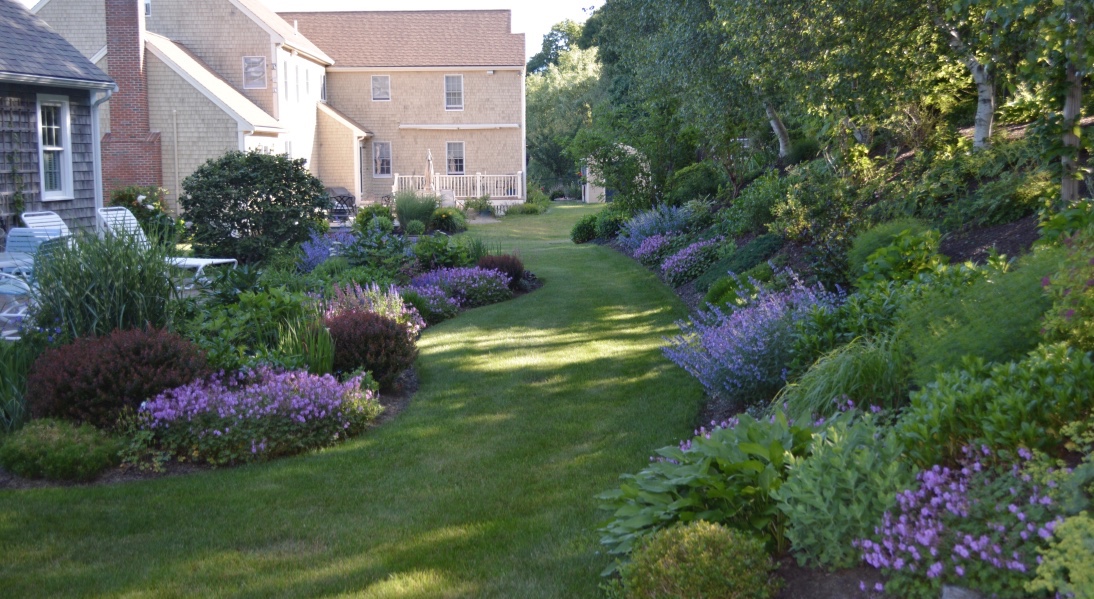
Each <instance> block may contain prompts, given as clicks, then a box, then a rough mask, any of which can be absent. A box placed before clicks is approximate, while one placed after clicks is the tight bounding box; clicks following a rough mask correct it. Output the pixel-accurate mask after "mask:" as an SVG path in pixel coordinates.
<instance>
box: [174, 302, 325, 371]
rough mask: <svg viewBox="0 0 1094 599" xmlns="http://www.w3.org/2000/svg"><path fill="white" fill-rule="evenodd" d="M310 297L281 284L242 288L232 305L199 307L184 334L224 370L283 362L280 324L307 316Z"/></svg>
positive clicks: (283, 325)
mask: <svg viewBox="0 0 1094 599" xmlns="http://www.w3.org/2000/svg"><path fill="white" fill-rule="evenodd" d="M310 301H311V300H310V299H309V298H308V297H307V296H306V295H304V294H303V293H300V292H293V291H289V290H287V289H285V288H283V287H272V288H269V289H267V290H265V291H259V292H254V291H246V292H243V293H241V294H239V298H238V301H237V302H236V303H234V304H228V305H221V306H214V307H211V308H203V309H201V310H200V311H199V312H198V314H197V315H196V316H195V317H194V318H193V319H192V320H191V321H190V322H188V323H187V325H186V333H187V336H188V337H189V338H190V339H193V341H194V343H196V344H197V345H198V347H200V348H201V349H203V350H204V351H205V352H206V354H207V355H208V357H209V363H210V364H212V365H213V367H215V368H219V369H223V370H226V371H233V370H238V369H239V368H240V367H242V366H254V365H256V364H259V363H271V364H276V365H286V364H285V360H284V359H285V356H283V355H282V354H281V353H280V352H279V351H278V346H279V339H280V333H281V331H282V330H283V329H284V327H286V326H288V325H290V324H292V323H296V322H299V321H300V320H301V319H303V318H305V316H307V315H308V313H309V312H308V311H309V309H308V307H307V306H308V304H309V302H310Z"/></svg>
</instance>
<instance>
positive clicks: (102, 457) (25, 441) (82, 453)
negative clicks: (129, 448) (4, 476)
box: [0, 418, 121, 482]
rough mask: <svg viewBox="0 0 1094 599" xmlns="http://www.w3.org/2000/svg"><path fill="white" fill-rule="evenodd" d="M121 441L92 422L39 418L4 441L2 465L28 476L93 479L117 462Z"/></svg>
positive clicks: (0, 464) (0, 454)
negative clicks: (81, 422)
mask: <svg viewBox="0 0 1094 599" xmlns="http://www.w3.org/2000/svg"><path fill="white" fill-rule="evenodd" d="M120 450H121V443H120V442H119V441H118V440H117V439H114V438H112V437H109V436H107V435H106V434H104V433H102V432H101V431H99V430H97V429H95V428H94V427H93V426H91V425H89V424H82V425H75V424H73V423H71V422H62V421H60V420H53V419H50V418H43V419H41V420H35V421H34V422H31V423H29V424H27V425H26V426H24V427H23V428H22V429H20V430H19V431H17V432H15V433H13V434H12V435H10V436H8V437H7V438H6V439H4V441H3V443H2V444H0V466H3V467H4V469H5V470H7V471H8V472H11V473H13V474H17V475H19V476H22V477H25V478H46V479H49V480H61V481H80V482H83V481H89V480H92V479H94V478H95V477H97V476H99V474H101V473H102V472H103V471H104V470H106V469H107V468H110V467H111V466H116V465H117V464H118V463H119V461H120V459H119V457H118V452H119V451H120Z"/></svg>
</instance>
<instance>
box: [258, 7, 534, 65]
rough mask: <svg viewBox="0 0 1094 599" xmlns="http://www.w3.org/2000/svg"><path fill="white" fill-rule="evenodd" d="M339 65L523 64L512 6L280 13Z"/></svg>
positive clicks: (522, 42) (521, 48)
mask: <svg viewBox="0 0 1094 599" xmlns="http://www.w3.org/2000/svg"><path fill="white" fill-rule="evenodd" d="M279 14H280V16H281V18H283V19H285V20H286V21H288V22H292V21H296V22H297V24H298V26H299V29H300V33H302V34H304V35H305V36H307V38H308V39H309V40H311V41H312V42H314V43H315V44H316V45H317V46H319V47H320V48H322V49H323V50H324V51H325V52H327V53H328V54H330V55H331V57H333V58H334V63H335V68H339V67H380V68H383V67H474V66H479V67H486V66H499V67H502V66H513V67H522V66H524V34H523V33H511V31H510V23H511V13H510V11H508V10H435V11H359V12H293V13H279Z"/></svg>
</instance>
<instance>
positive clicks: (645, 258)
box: [632, 235, 673, 266]
mask: <svg viewBox="0 0 1094 599" xmlns="http://www.w3.org/2000/svg"><path fill="white" fill-rule="evenodd" d="M672 237H673V236H672V235H650V236H649V237H647V238H645V239H643V240H642V243H640V244H638V248H637V249H635V250H634V253H633V254H632V255H633V256H634V259H635V260H638V261H639V262H641V263H642V264H645V265H646V266H652V265H654V264H659V263H660V262H661V257H662V254H663V253H664V252H665V250H666V249H668V248H669V247H670V244H671V243H672Z"/></svg>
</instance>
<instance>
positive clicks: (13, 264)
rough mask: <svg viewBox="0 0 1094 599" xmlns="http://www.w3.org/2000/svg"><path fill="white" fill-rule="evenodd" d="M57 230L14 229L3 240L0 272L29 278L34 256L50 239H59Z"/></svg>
mask: <svg viewBox="0 0 1094 599" xmlns="http://www.w3.org/2000/svg"><path fill="white" fill-rule="evenodd" d="M56 232H57V229H28V228H25V227H16V228H13V229H12V230H10V231H8V234H7V236H6V237H5V238H4V252H3V254H0V272H4V273H7V274H9V275H20V276H23V277H29V276H30V274H31V270H33V268H34V254H36V253H37V252H38V248H39V247H40V246H41V245H42V244H43V243H45V242H47V241H49V240H50V239H52V238H55V237H59V235H58V234H57V233H56Z"/></svg>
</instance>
